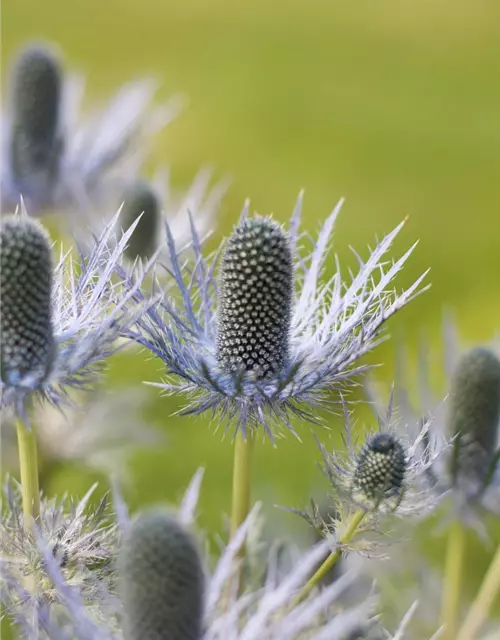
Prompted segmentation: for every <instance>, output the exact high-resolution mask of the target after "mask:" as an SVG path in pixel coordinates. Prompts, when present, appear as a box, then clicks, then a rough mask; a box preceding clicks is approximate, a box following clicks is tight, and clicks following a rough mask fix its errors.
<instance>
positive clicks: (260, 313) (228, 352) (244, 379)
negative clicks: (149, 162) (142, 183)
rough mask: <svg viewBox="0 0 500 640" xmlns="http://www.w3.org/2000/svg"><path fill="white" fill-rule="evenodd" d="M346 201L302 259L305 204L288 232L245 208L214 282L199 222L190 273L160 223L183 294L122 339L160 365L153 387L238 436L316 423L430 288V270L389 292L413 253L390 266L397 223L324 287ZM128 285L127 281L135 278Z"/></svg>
mask: <svg viewBox="0 0 500 640" xmlns="http://www.w3.org/2000/svg"><path fill="white" fill-rule="evenodd" d="M341 205H342V201H341V202H340V203H339V204H338V205H337V207H336V208H335V209H334V211H333V212H332V214H331V215H330V216H329V217H328V218H327V220H326V222H325V223H324V225H323V227H322V229H321V231H320V234H319V236H318V239H317V241H316V242H315V243H313V246H312V249H311V250H310V252H309V253H308V254H306V255H304V253H303V252H302V251H301V250H300V248H299V244H300V239H299V232H298V228H299V222H300V216H301V210H302V197H300V198H299V200H298V202H297V206H296V208H295V211H294V214H293V216H292V220H291V224H290V227H289V229H288V230H286V229H285V228H283V227H282V226H281V225H279V224H277V223H276V222H274V221H273V220H272V219H270V218H262V217H256V218H251V217H249V216H248V211H247V209H245V211H244V213H243V215H242V218H241V220H240V223H239V224H238V226H237V227H236V228H235V230H234V232H233V234H232V235H231V237H230V238H229V240H228V242H227V243H226V245H225V246H223V248H222V252H223V256H222V259H221V264H220V270H219V271H220V273H219V278H218V279H217V276H216V271H217V266H218V255H219V254H216V256H215V257H212V258H209V259H207V258H205V257H204V256H203V254H202V251H201V247H200V239H199V236H198V234H197V231H196V229H195V228H194V222H193V224H192V241H191V244H192V248H193V251H194V254H195V256H194V265H193V266H189V265H187V266H185V265H183V264H182V263H181V261H180V259H179V256H178V254H179V249H180V248H179V247H178V246H177V244H176V242H175V239H174V237H173V233H172V230H171V229H170V227H169V224H168V221H167V224H166V234H167V242H168V252H169V256H168V258H169V262H170V265H171V266H170V273H171V274H172V276H173V278H174V281H175V286H176V288H177V290H178V294H179V295H178V296H177V297H175V298H172V297H167V296H165V297H163V299H162V301H161V303H160V304H159V306H158V307H156V308H150V309H149V310H148V312H147V313H145V314H144V315H143V316H142V317H141V318H140V319H139V320H138V322H137V324H136V327H135V328H134V329H133V330H130V331H127V332H126V333H125V335H126V336H128V337H129V338H131V339H133V340H135V341H137V342H138V343H139V344H141V345H142V346H144V347H146V349H148V350H149V351H151V352H152V353H153V354H155V355H156V356H158V357H159V358H160V359H161V360H163V362H164V363H165V366H166V373H167V376H168V378H167V380H166V381H165V382H163V383H159V384H158V385H157V386H158V387H160V388H161V389H162V390H163V391H165V392H166V393H178V392H180V393H183V394H185V395H187V396H189V398H190V404H189V407H188V408H187V409H186V413H194V414H201V413H203V412H205V411H209V412H211V413H212V414H213V415H218V416H219V418H220V419H222V420H224V419H225V420H226V421H227V424H230V423H234V424H235V425H236V428H237V429H238V430H241V431H242V432H243V433H245V432H246V429H247V426H257V425H261V426H263V428H264V429H265V431H266V433H267V434H268V435H269V436H270V437H271V438H272V437H273V427H274V425H276V424H283V425H285V426H286V427H287V428H288V429H290V430H291V431H293V427H292V424H291V420H290V418H291V416H292V415H294V414H295V415H298V416H300V417H302V418H306V419H310V420H313V419H314V418H315V415H314V409H313V407H315V406H317V405H318V404H321V402H322V400H324V394H325V392H326V391H327V390H328V389H330V388H340V387H341V386H342V385H344V384H345V383H347V382H348V381H349V380H351V379H352V378H353V377H354V376H355V375H356V374H358V373H360V372H362V371H364V370H365V369H366V368H367V367H366V365H360V364H358V362H357V361H358V360H359V358H361V356H363V355H364V354H366V353H367V352H368V351H370V350H371V349H372V348H373V347H375V346H376V345H377V344H378V343H379V342H380V341H381V340H382V338H383V335H382V334H383V329H384V324H385V322H386V320H387V319H388V318H389V317H390V316H391V315H393V314H394V313H395V312H396V311H398V310H399V309H401V308H402V307H403V306H404V305H405V304H406V303H407V302H408V301H410V300H411V299H412V298H414V297H415V296H416V295H418V294H419V293H420V292H421V291H423V290H425V289H426V288H427V287H423V288H420V285H421V283H422V281H423V279H424V277H425V274H423V275H422V276H421V277H420V278H418V279H417V281H416V282H415V283H414V284H413V285H412V286H411V287H409V289H407V290H406V291H403V292H402V293H401V294H399V295H398V294H397V293H395V292H394V290H393V289H392V287H391V286H390V285H391V283H392V280H393V279H394V277H395V276H396V274H397V273H398V272H399V271H400V270H401V268H402V266H403V265H404V263H405V262H406V260H407V258H408V257H409V255H410V254H411V252H412V251H413V248H414V247H415V245H414V246H413V247H411V248H410V249H409V250H408V251H407V252H406V253H405V254H404V255H403V256H402V257H401V258H399V259H398V260H397V261H395V262H392V263H387V262H386V261H385V254H386V253H387V251H388V250H389V248H390V246H391V244H392V241H393V240H394V238H395V237H396V235H397V234H398V233H399V231H400V230H401V228H402V226H403V224H404V223H402V224H400V225H398V227H397V228H396V229H395V230H394V231H393V232H391V233H390V234H389V235H387V236H386V237H385V238H384V239H383V240H382V241H381V242H380V243H379V244H378V245H377V247H376V248H375V250H374V251H373V252H372V253H371V255H370V257H369V258H368V260H367V261H366V262H363V261H362V259H361V258H359V257H358V258H359V265H360V268H359V273H358V274H357V275H355V276H353V277H352V279H351V281H350V282H348V283H344V282H343V280H342V276H341V272H340V268H339V267H338V266H337V271H336V273H335V274H334V275H333V276H332V277H330V278H329V279H327V280H326V281H324V282H323V281H322V276H323V274H324V271H325V260H326V258H327V256H328V249H329V243H330V238H331V234H332V231H333V226H334V223H335V220H336V217H337V214H338V212H339V210H340V207H341ZM122 275H123V274H122ZM129 283H130V286H134V282H133V278H130V279H129ZM155 291H156V292H158V287H155ZM135 297H136V298H137V299H139V300H140V299H141V294H137V296H135Z"/></svg>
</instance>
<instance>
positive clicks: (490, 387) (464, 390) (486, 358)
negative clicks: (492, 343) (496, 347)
mask: <svg viewBox="0 0 500 640" xmlns="http://www.w3.org/2000/svg"><path fill="white" fill-rule="evenodd" d="M449 407H450V409H449V415H448V425H447V427H448V435H449V436H450V437H454V436H458V440H457V444H456V446H457V454H458V455H456V456H454V459H453V467H454V468H453V469H452V472H453V475H454V476H455V478H456V474H457V473H460V474H464V475H466V476H471V475H472V476H473V477H475V479H479V480H480V479H481V478H482V477H483V476H484V475H485V473H486V472H487V468H488V462H489V460H490V459H491V456H492V454H493V452H494V450H495V447H496V441H497V430H498V423H499V420H500V360H499V359H498V358H497V357H496V356H495V354H493V353H492V352H491V351H489V350H488V349H483V348H476V349H473V350H472V351H469V352H468V353H466V354H465V355H464V356H463V357H462V358H461V360H460V362H459V363H458V365H457V368H456V370H455V373H454V375H453V378H452V381H451V389H450V398H449Z"/></svg>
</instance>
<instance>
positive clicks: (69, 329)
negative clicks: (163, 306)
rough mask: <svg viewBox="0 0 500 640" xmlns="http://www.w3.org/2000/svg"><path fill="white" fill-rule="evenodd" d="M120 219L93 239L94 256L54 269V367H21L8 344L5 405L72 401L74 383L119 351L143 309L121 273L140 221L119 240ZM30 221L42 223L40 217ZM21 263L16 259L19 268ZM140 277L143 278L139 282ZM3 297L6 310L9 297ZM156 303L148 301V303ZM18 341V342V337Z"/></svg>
mask: <svg viewBox="0 0 500 640" xmlns="http://www.w3.org/2000/svg"><path fill="white" fill-rule="evenodd" d="M16 219H18V220H20V221H22V220H25V221H28V218H27V213H26V210H25V209H24V207H23V208H22V210H21V213H20V214H19V215H17V216H12V217H9V218H6V219H5V220H16ZM117 221H118V214H116V216H115V217H114V218H113V219H112V220H111V222H110V223H109V224H108V226H107V227H106V228H105V229H104V231H103V232H102V233H101V235H100V236H99V237H96V238H95V239H94V247H93V250H92V252H91V253H90V255H88V256H86V257H81V256H80V259H79V260H78V261H77V263H76V266H75V263H74V262H73V261H72V260H71V259H69V257H68V254H63V253H62V254H61V257H60V260H59V262H58V264H57V265H56V266H55V267H54V270H53V283H52V295H51V325H52V341H53V344H54V348H53V354H52V356H51V358H50V363H49V366H47V367H43V368H42V367H36V368H35V367H28V368H26V367H23V368H22V369H20V370H16V367H15V366H12V363H9V362H7V361H6V360H5V358H6V355H5V354H8V353H9V345H7V348H6V349H4V348H3V354H2V358H3V360H2V368H3V369H4V371H3V373H2V376H1V378H2V379H1V380H0V390H1V405H0V406H1V407H3V408H5V407H11V408H13V409H14V410H16V411H17V412H18V413H19V414H20V415H21V416H22V417H24V418H25V419H26V416H25V412H24V404H25V400H27V398H28V397H33V396H36V397H38V398H39V399H45V400H48V401H50V402H52V403H54V404H56V405H57V404H60V403H64V402H65V401H67V400H68V398H67V392H68V391H69V390H70V388H76V389H86V388H88V385H89V384H90V382H91V381H93V380H94V379H95V376H96V375H97V374H98V372H99V371H100V370H101V369H102V367H103V365H104V363H105V359H106V358H107V357H109V356H110V355H111V354H113V353H114V352H115V351H116V350H117V348H118V346H119V342H118V341H117V340H118V337H119V336H120V334H121V333H123V332H124V331H126V330H127V329H128V328H129V327H130V326H131V325H132V324H133V323H134V322H135V321H136V319H137V316H138V315H141V314H142V313H143V312H144V308H143V307H141V308H140V309H139V308H138V306H137V305H136V304H134V303H133V296H134V294H135V293H136V291H134V289H133V288H132V289H129V290H128V291H127V292H124V290H123V283H122V282H121V281H120V280H119V279H118V278H117V277H116V269H117V265H118V263H119V261H120V259H121V256H122V254H123V251H124V248H125V246H126V244H127V242H128V240H129V238H130V235H131V234H132V233H133V231H134V228H135V224H134V225H132V226H131V227H130V228H129V230H128V231H127V232H126V233H124V234H123V235H121V238H120V239H119V240H118V239H117V240H116V241H114V240H113V237H114V235H115V229H116V228H117ZM30 224H31V225H37V223H35V222H30ZM110 247H111V248H110ZM28 250H30V249H29V248H28ZM21 253H22V252H21ZM14 257H15V258H16V260H14V261H13V262H16V265H19V264H21V263H20V262H19V258H20V259H21V261H22V255H21V254H20V255H19V256H14ZM16 265H14V264H13V266H14V268H17V266H16ZM21 271H22V270H21ZM21 271H19V273H18V275H17V277H18V278H20V279H22V278H23V277H26V276H25V275H23V273H22V272H21ZM145 271H147V269H145ZM140 282H141V280H140V279H139V280H138V285H139V283H140ZM20 284H22V282H20ZM32 284H33V283H32V282H31V285H30V286H32ZM2 302H3V303H4V309H3V311H4V312H6V311H7V310H6V309H5V303H6V300H2ZM151 303H152V301H148V302H147V303H146V307H147V305H148V304H151ZM27 330H28V331H30V328H29V327H27ZM27 335H30V334H27ZM13 340H14V342H13V345H14V346H15V344H16V343H15V340H16V338H15V336H14V338H13ZM2 347H5V345H2ZM29 348H30V349H32V348H34V347H33V345H31V346H30V347H29Z"/></svg>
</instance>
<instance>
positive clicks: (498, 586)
mask: <svg viewBox="0 0 500 640" xmlns="http://www.w3.org/2000/svg"><path fill="white" fill-rule="evenodd" d="M499 592H500V546H499V547H498V549H497V551H496V553H495V555H494V557H493V560H492V561H491V564H490V566H489V567H488V571H487V572H486V575H485V576H484V579H483V582H482V584H481V587H480V589H479V593H478V594H477V596H476V599H475V600H474V602H473V603H472V606H471V608H470V609H469V613H468V614H467V617H466V618H465V621H464V623H463V625H462V628H461V629H460V633H459V634H458V636H457V640H468V639H469V638H475V637H476V636H477V632H478V631H479V629H480V627H481V625H482V624H483V622H484V621H485V620H486V618H487V617H488V613H489V610H490V608H491V605H492V604H493V601H494V600H495V598H496V596H497V594H498V593H499Z"/></svg>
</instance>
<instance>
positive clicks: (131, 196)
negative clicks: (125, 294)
mask: <svg viewBox="0 0 500 640" xmlns="http://www.w3.org/2000/svg"><path fill="white" fill-rule="evenodd" d="M141 214H142V215H141ZM139 216H141V217H140V219H139V222H138V223H137V226H136V228H135V231H134V233H133V234H132V236H131V238H130V241H129V244H128V246H127V248H126V249H125V255H126V256H127V258H129V259H130V260H132V261H134V260H135V259H136V258H144V259H148V258H151V256H152V255H153V254H154V252H155V251H156V249H157V248H158V235H159V232H160V221H161V205H160V201H159V199H158V196H157V195H156V193H155V191H154V189H153V187H152V186H151V185H149V184H148V183H147V182H143V181H140V182H139V181H138V182H136V183H135V184H133V185H131V186H130V187H129V188H128V189H127V190H126V192H125V195H124V205H123V209H122V213H121V221H122V226H123V228H124V229H128V228H129V227H130V225H132V224H133V223H134V222H135V221H136V220H137V218H139Z"/></svg>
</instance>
